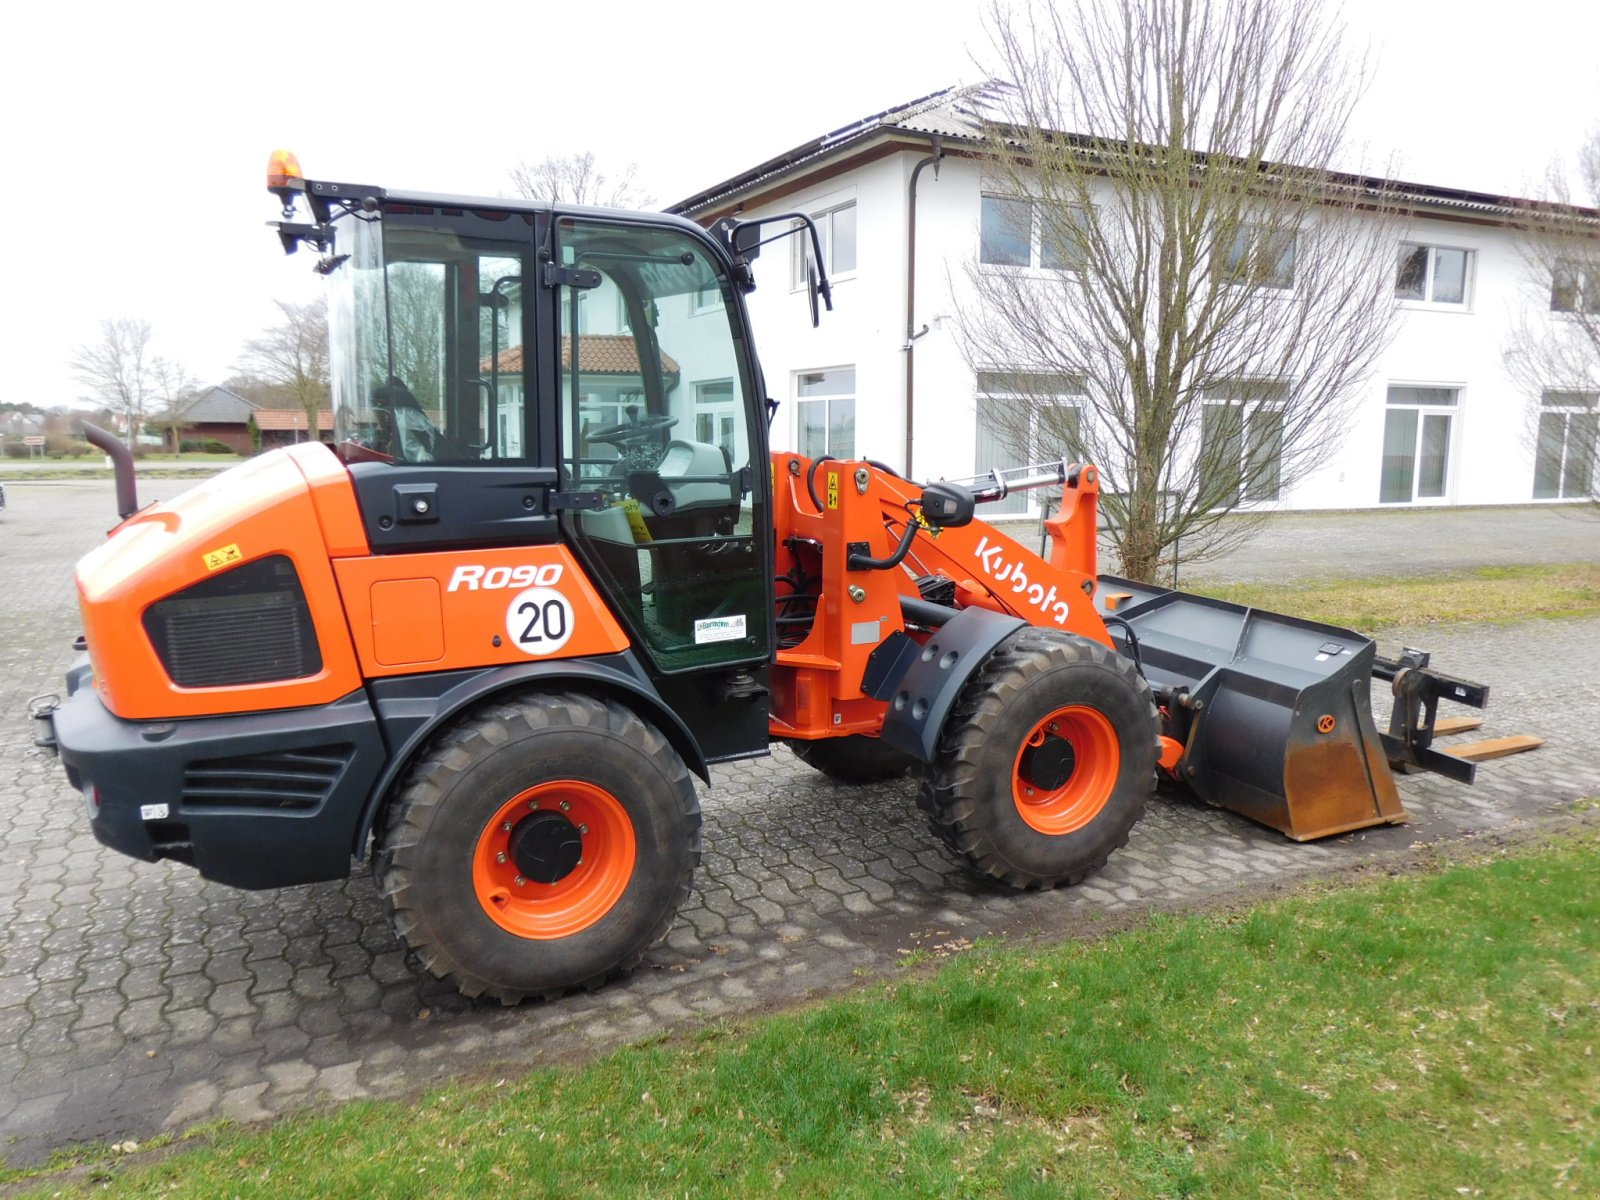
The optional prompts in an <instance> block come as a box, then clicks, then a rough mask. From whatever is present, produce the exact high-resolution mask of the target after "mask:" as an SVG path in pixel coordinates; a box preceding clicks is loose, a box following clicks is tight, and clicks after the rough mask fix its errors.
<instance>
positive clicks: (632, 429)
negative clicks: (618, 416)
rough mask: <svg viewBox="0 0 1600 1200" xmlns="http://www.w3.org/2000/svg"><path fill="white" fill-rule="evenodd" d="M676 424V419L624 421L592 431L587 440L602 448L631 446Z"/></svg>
mask: <svg viewBox="0 0 1600 1200" xmlns="http://www.w3.org/2000/svg"><path fill="white" fill-rule="evenodd" d="M677 423H678V418H677V417H639V418H637V419H635V420H632V421H624V422H623V423H622V424H621V425H602V426H601V427H600V428H599V429H595V430H592V431H591V432H590V433H589V434H588V435H587V437H588V440H589V441H591V442H596V443H598V444H599V445H602V446H617V447H622V446H631V445H633V444H634V443H635V442H643V441H648V440H649V439H650V438H651V437H652V436H654V435H655V434H658V433H660V432H661V431H662V430H664V429H671V428H672V427H673V426H674V425H676V424H677Z"/></svg>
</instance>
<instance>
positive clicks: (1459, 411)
mask: <svg viewBox="0 0 1600 1200" xmlns="http://www.w3.org/2000/svg"><path fill="white" fill-rule="evenodd" d="M1413 389H1420V390H1423V391H1429V392H1450V393H1452V395H1453V397H1454V398H1453V399H1452V400H1451V401H1449V402H1448V403H1446V402H1444V401H1438V402H1435V403H1428V402H1427V401H1426V400H1417V401H1405V400H1402V401H1401V402H1399V403H1396V402H1395V401H1393V400H1392V399H1391V396H1392V395H1393V393H1394V392H1395V391H1396V390H1401V391H1410V390H1413ZM1465 395H1466V385H1465V384H1461V383H1440V382H1436V381H1429V382H1425V383H1424V382H1417V381H1414V380H1412V381H1399V380H1391V381H1390V382H1389V383H1388V384H1387V386H1386V387H1385V389H1384V397H1383V399H1384V429H1383V439H1384V440H1383V443H1382V444H1381V445H1380V447H1379V450H1378V454H1379V459H1378V462H1379V471H1378V504H1379V505H1380V506H1381V507H1384V508H1398V507H1401V506H1402V505H1412V506H1417V507H1426V506H1428V505H1443V504H1449V503H1450V502H1451V497H1452V496H1453V495H1454V494H1455V491H1456V459H1457V457H1458V456H1457V454H1456V445H1457V442H1458V440H1459V438H1460V436H1461V419H1460V418H1461V417H1462V416H1463V413H1464V406H1463V404H1462V400H1463V397H1464V396H1465ZM1404 411H1410V412H1414V413H1416V414H1417V420H1416V425H1415V427H1414V442H1413V445H1412V449H1411V495H1410V497H1409V498H1407V499H1405V500H1386V499H1384V496H1383V486H1384V483H1383V461H1384V459H1385V458H1386V457H1387V453H1386V451H1387V448H1388V438H1389V414H1390V413H1394V412H1404ZM1441 416H1442V417H1448V418H1450V422H1449V425H1448V427H1447V431H1446V434H1445V443H1444V482H1443V484H1442V486H1441V487H1440V494H1439V495H1437V496H1424V495H1421V494H1420V489H1421V487H1422V479H1421V476H1422V472H1421V469H1420V467H1421V462H1422V452H1423V440H1422V439H1423V434H1424V432H1425V429H1426V426H1427V420H1428V418H1429V417H1441Z"/></svg>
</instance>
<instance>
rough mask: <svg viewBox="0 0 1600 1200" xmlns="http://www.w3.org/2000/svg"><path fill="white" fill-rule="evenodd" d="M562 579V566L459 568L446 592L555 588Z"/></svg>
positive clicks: (451, 578)
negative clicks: (556, 583)
mask: <svg viewBox="0 0 1600 1200" xmlns="http://www.w3.org/2000/svg"><path fill="white" fill-rule="evenodd" d="M560 578H561V564H560V563H544V564H543V565H541V566H537V567H534V566H524V567H483V566H473V567H457V568H456V570H455V574H453V575H452V576H450V586H449V587H447V588H445V591H447V592H454V591H463V592H479V591H483V592H497V591H500V590H501V589H503V588H525V587H553V586H554V585H555V582H556V581H557V580H558V579H560Z"/></svg>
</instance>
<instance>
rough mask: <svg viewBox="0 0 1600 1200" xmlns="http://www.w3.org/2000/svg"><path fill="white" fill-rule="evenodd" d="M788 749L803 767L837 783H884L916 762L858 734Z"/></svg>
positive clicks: (794, 744)
mask: <svg viewBox="0 0 1600 1200" xmlns="http://www.w3.org/2000/svg"><path fill="white" fill-rule="evenodd" d="M789 748H790V749H791V750H793V751H794V756H795V757H796V758H798V759H799V760H800V761H801V762H803V763H805V764H806V766H808V767H810V768H812V769H813V770H816V771H821V772H822V773H823V774H824V775H826V776H827V777H828V778H829V779H837V780H838V781H839V782H840V783H881V782H882V781H884V780H886V779H899V778H900V777H901V776H902V775H904V774H905V773H906V772H907V771H909V770H910V769H911V768H912V767H914V766H916V765H917V760H916V759H914V758H912V757H911V755H909V754H907V753H906V752H905V751H904V750H896V749H895V748H894V747H893V746H891V745H889V744H888V743H887V742H885V741H883V739H882V738H875V737H867V736H866V735H865V734H859V733H857V734H851V735H849V736H847V737H832V738H819V739H817V740H815V741H808V742H790V743H789Z"/></svg>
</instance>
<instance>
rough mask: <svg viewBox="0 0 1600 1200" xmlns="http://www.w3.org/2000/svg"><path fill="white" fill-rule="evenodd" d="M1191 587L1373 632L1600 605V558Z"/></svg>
mask: <svg viewBox="0 0 1600 1200" xmlns="http://www.w3.org/2000/svg"><path fill="white" fill-rule="evenodd" d="M1192 590H1194V591H1196V592H1198V593H1200V594H1202V595H1206V596H1215V597H1217V598H1218V599H1219V600H1231V601H1233V602H1234V603H1235V604H1248V605H1250V606H1251V607H1252V608H1261V609H1266V610H1268V611H1271V612H1281V613H1287V614H1289V615H1290V616H1297V617H1305V618H1306V619H1308V620H1312V621H1321V622H1324V623H1325V624H1328V625H1340V626H1343V627H1344V628H1346V629H1357V630H1363V631H1368V632H1370V631H1372V630H1374V629H1382V628H1384V627H1386V626H1393V625H1429V624H1442V623H1449V622H1458V621H1503V620H1514V619H1518V618H1522V617H1533V616H1571V615H1575V614H1588V613H1596V612H1600V563H1561V564H1558V565H1553V566H1521V567H1479V568H1478V569H1476V570H1473V571H1468V572H1464V573H1457V574H1450V575H1420V576H1417V577H1415V578H1405V577H1385V578H1377V579H1318V580H1302V581H1299V582H1291V583H1229V584H1221V583H1219V584H1208V583H1199V582H1197V583H1195V584H1194V585H1193V588H1192Z"/></svg>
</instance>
